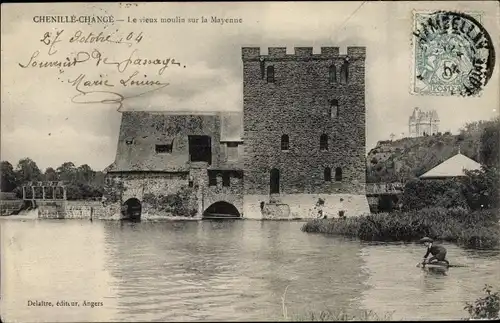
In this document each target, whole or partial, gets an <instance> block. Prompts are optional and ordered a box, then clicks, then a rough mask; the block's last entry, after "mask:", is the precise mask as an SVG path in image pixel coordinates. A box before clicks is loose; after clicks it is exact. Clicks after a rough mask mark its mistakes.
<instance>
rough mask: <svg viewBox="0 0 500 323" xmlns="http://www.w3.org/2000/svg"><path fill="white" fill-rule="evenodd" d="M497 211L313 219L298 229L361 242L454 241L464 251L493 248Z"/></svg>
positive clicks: (498, 228) (499, 230)
mask: <svg viewBox="0 0 500 323" xmlns="http://www.w3.org/2000/svg"><path fill="white" fill-rule="evenodd" d="M499 219H500V215H499V210H497V209H491V210H482V211H474V212H471V211H468V210H466V209H463V208H451V209H446V208H427V209H422V210H418V211H408V212H399V211H397V212H391V213H378V214H369V215H361V216H359V217H350V218H344V219H341V218H335V219H314V220H311V221H308V222H307V223H305V224H304V226H303V227H302V231H304V232H318V233H326V234H337V235H343V236H347V237H354V238H358V239H360V240H364V241H408V242H409V241H414V240H418V239H420V238H422V237H423V236H428V237H432V238H433V239H436V240H443V241H448V242H454V243H457V244H458V245H461V246H463V247H467V248H494V247H497V246H498V245H499V243H500V225H499V222H498V221H499Z"/></svg>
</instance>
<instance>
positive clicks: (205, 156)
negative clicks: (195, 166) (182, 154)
mask: <svg viewBox="0 0 500 323" xmlns="http://www.w3.org/2000/svg"><path fill="white" fill-rule="evenodd" d="M188 140H189V160H190V161H192V162H206V163H208V164H209V165H210V164H211V163H212V138H211V137H210V136H195V135H193V136H191V135H190V136H188Z"/></svg>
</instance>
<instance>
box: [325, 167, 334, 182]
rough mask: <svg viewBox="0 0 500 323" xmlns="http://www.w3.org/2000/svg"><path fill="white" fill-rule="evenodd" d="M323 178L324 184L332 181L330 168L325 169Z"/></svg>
mask: <svg viewBox="0 0 500 323" xmlns="http://www.w3.org/2000/svg"><path fill="white" fill-rule="evenodd" d="M323 177H324V178H325V182H331V181H332V169H331V168H330V167H325V170H324V172H323Z"/></svg>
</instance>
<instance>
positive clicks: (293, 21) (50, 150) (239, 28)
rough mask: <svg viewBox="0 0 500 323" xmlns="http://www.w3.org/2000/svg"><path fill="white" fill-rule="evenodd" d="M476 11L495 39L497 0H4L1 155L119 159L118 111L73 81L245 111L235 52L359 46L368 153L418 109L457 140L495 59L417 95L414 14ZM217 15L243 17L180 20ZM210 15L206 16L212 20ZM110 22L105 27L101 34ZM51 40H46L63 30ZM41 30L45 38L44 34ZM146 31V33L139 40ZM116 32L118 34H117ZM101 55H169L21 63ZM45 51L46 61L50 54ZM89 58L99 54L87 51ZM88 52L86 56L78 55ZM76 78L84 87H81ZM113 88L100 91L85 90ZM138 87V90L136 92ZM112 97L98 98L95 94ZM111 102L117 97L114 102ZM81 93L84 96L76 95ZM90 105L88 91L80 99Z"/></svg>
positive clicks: (476, 110)
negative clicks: (478, 84)
mask: <svg viewBox="0 0 500 323" xmlns="http://www.w3.org/2000/svg"><path fill="white" fill-rule="evenodd" d="M438 9H441V10H452V11H462V12H476V13H477V12H479V13H480V14H481V15H482V16H481V23H482V24H483V26H484V27H485V29H486V30H487V31H488V33H489V34H490V36H491V37H492V39H493V41H494V46H495V49H496V50H497V53H498V52H500V46H499V45H500V44H499V42H498V39H499V37H498V36H499V35H500V26H499V20H500V19H499V17H500V12H499V6H498V5H497V4H496V2H494V1H492V2H453V3H449V2H420V1H419V2H364V3H363V2H330V3H326V2H313V3H306V2H249V3H229V2H225V3H139V4H135V5H125V4H121V3H102V4H95V3H92V4H83V3H71V4H65V3H52V4H35V3H30V4H2V11H1V18H2V19H1V36H2V37H1V160H8V161H9V162H11V163H12V164H13V165H14V166H15V165H16V164H17V162H18V160H19V159H21V158H24V157H30V158H31V159H33V160H34V161H35V162H36V163H37V164H38V166H39V167H40V168H41V169H42V170H44V169H45V168H47V167H54V168H55V167H58V166H59V165H61V164H62V163H63V162H66V161H72V162H74V163H75V164H76V165H77V166H78V165H81V164H88V165H90V166H91V167H92V168H93V169H95V170H102V169H104V168H105V167H107V166H108V165H109V164H111V163H112V162H113V160H114V158H115V154H116V145H117V140H118V133H119V128H120V118H121V113H120V112H118V111H117V104H116V103H114V104H102V103H95V104H81V103H74V102H73V101H75V100H79V98H76V99H75V98H74V97H75V95H77V94H78V93H79V92H77V89H76V88H75V86H74V85H75V84H72V82H68V81H74V80H76V79H77V78H78V77H79V76H80V75H83V76H84V77H85V79H84V80H97V81H98V80H108V82H109V84H113V85H114V87H113V88H112V89H113V91H115V92H117V93H120V94H122V95H125V96H132V95H137V94H140V93H142V92H144V91H143V90H141V89H143V88H134V86H131V85H130V82H129V83H127V82H125V83H126V84H127V86H123V85H122V84H120V79H125V80H126V79H128V77H130V76H131V75H132V74H133V73H134V71H137V72H138V74H137V75H136V76H134V77H133V79H134V80H135V79H138V80H141V79H143V77H144V75H147V77H144V79H148V80H149V79H151V80H159V81H160V82H163V83H169V85H168V86H166V87H164V88H162V89H160V90H157V91H154V92H151V93H146V94H144V95H141V96H137V97H133V98H128V99H126V100H124V101H123V107H122V110H155V111H161V110H167V111H170V110H176V111H232V112H238V111H242V102H243V96H242V62H241V47H242V46H252V47H261V48H262V53H264V54H265V53H267V47H268V46H279V47H287V48H288V52H289V53H293V47H294V46H306V47H313V48H314V52H317V51H318V50H319V48H320V47H322V46H334V47H340V51H341V53H345V52H346V47H347V46H366V48H367V56H366V78H365V82H366V99H365V102H366V143H367V145H366V150H367V151H368V150H370V149H371V148H373V147H374V146H375V145H376V143H377V141H379V140H387V139H389V136H390V134H391V133H393V134H395V135H396V136H395V139H397V138H399V137H401V136H402V133H404V134H403V135H406V134H407V133H408V118H409V116H410V114H411V113H412V111H413V109H414V108H415V107H419V108H421V109H423V110H432V109H435V110H436V111H437V113H438V115H439V117H440V120H441V122H440V131H442V132H445V131H451V132H454V133H456V132H457V131H458V129H459V128H460V127H462V126H463V125H464V124H465V123H467V122H471V121H476V120H488V119H491V118H493V117H495V116H497V115H498V113H499V112H498V107H499V98H500V94H499V88H500V86H499V77H498V76H499V74H498V73H499V61H500V59H498V55H497V60H496V66H495V69H494V73H493V75H492V77H491V79H490V81H489V83H488V85H487V86H486V88H485V89H484V91H483V93H482V94H481V96H480V97H466V98H464V97H450V96H422V95H414V94H411V91H410V89H411V74H412V73H411V69H412V66H413V59H414V58H413V52H412V45H411V40H412V15H413V10H418V11H433V10H438ZM73 14H74V15H78V16H82V15H101V16H102V15H113V17H114V19H123V20H124V21H123V22H114V23H113V24H107V25H103V24H93V25H88V24H57V23H49V24H36V23H34V22H33V17H34V16H39V15H73ZM201 16H204V17H211V16H217V17H221V18H241V19H242V21H243V22H242V23H240V24H224V25H220V24H214V23H201V22H200V21H199V22H198V23H188V18H189V17H193V18H199V19H200V17H201ZM129 17H130V19H132V18H136V19H140V18H144V17H148V18H157V19H160V18H161V17H163V18H171V19H173V20H175V18H176V17H182V18H184V19H185V21H186V22H185V23H138V22H137V23H129V22H128V20H129ZM209 20H210V19H209ZM104 27H106V28H104ZM61 30H63V31H62V33H61V34H60V37H59V38H58V40H60V41H59V42H57V43H55V44H53V47H51V48H50V45H51V44H49V45H46V44H45V43H44V42H47V41H49V40H52V39H53V36H54V35H55V34H56V33H57V32H61ZM78 30H80V31H81V34H82V35H88V34H89V33H90V32H94V33H99V32H101V31H102V32H104V33H105V34H106V33H110V32H114V35H115V36H116V37H126V35H128V34H129V33H131V32H132V33H133V34H132V35H133V37H132V38H131V41H132V42H134V40H138V39H139V38H137V36H138V35H140V41H139V42H134V43H132V44H131V47H128V45H127V44H117V43H113V44H110V43H107V44H102V43H100V44H95V43H78V42H70V39H71V38H72V37H73V36H75V35H76V34H77V31H78ZM45 33H51V36H50V37H47V38H44V35H45ZM140 33H142V34H140ZM115 36H114V37H115ZM94 50H98V52H99V53H101V58H103V59H104V57H107V58H108V61H109V62H113V61H115V62H119V61H123V60H124V59H126V58H127V57H129V56H130V55H131V54H132V52H133V51H134V50H136V51H135V52H134V54H133V55H135V56H133V58H134V59H135V58H136V57H141V58H147V59H156V58H158V59H169V58H170V59H171V60H170V62H172V58H173V59H175V62H177V63H179V65H176V64H170V65H169V66H168V67H167V68H165V70H164V71H163V73H161V74H160V72H159V69H160V67H159V66H154V65H150V66H130V65H129V66H127V67H126V68H125V70H124V71H123V70H122V72H120V71H119V70H118V67H124V66H123V65H122V66H116V65H113V64H107V65H106V64H103V63H102V61H101V63H100V65H99V66H96V64H95V62H96V60H95V59H89V60H88V61H87V62H82V63H81V64H78V65H77V66H74V67H68V68H65V69H63V71H62V72H61V71H59V70H58V69H55V68H39V67H32V66H28V67H26V68H23V67H21V66H20V65H22V66H26V65H28V62H30V59H31V57H32V55H33V53H35V52H37V51H38V52H39V54H38V56H37V57H35V58H34V59H33V60H31V63H33V61H34V60H35V61H36V60H39V61H53V60H64V59H65V58H66V57H70V58H72V57H74V55H75V54H76V53H78V52H80V51H84V52H87V53H92V52H93V51H94ZM49 51H51V53H52V55H49ZM94 53H96V52H94ZM79 57H80V58H81V57H84V56H79ZM83 84H84V83H83V82H81V84H80V88H85V87H84V86H83ZM85 89H86V90H88V91H92V90H99V89H101V90H102V89H104V90H109V89H110V87H106V86H101V87H100V88H99V87H98V86H95V87H87V88H85ZM141 91H142V92H141ZM102 95H104V96H105V98H108V99H109V98H110V97H109V95H110V94H102V93H101V94H97V97H99V98H100V99H102V98H103V97H102ZM112 97H113V98H116V96H112ZM80 98H81V97H80ZM86 98H88V96H87V97H86Z"/></svg>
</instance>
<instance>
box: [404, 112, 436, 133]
mask: <svg viewBox="0 0 500 323" xmlns="http://www.w3.org/2000/svg"><path fill="white" fill-rule="evenodd" d="M408 128H409V136H410V137H422V136H425V135H433V134H436V133H438V131H439V117H438V114H437V112H436V110H431V111H422V110H420V108H418V107H417V108H415V109H413V113H412V114H411V116H410V118H409V120H408Z"/></svg>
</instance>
